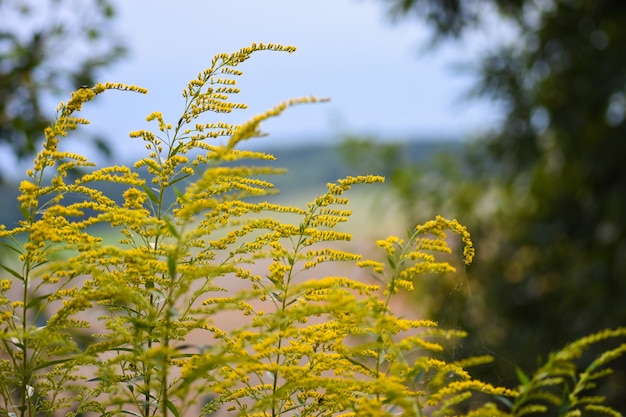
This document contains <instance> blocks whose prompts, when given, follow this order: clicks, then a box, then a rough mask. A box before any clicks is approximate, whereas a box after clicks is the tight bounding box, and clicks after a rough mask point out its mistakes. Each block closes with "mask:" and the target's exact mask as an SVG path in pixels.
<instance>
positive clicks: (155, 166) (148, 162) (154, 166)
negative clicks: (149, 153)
mask: <svg viewBox="0 0 626 417" xmlns="http://www.w3.org/2000/svg"><path fill="white" fill-rule="evenodd" d="M143 162H145V163H146V165H148V166H149V167H150V168H152V169H153V170H155V171H156V172H161V167H160V166H159V165H158V164H157V163H156V162H154V161H153V160H152V159H150V158H144V160H143Z"/></svg>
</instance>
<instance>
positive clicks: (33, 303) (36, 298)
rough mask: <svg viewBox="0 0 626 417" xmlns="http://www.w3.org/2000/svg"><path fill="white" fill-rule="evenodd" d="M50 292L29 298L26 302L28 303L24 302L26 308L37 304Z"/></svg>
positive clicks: (48, 295)
mask: <svg viewBox="0 0 626 417" xmlns="http://www.w3.org/2000/svg"><path fill="white" fill-rule="evenodd" d="M50 295H51V294H44V295H40V296H38V297H35V298H33V299H32V300H30V301H29V302H28V304H26V307H25V308H26V310H28V309H30V308H32V307H34V306H36V305H37V304H39V303H40V302H41V301H42V300H45V299H46V298H48V297H50Z"/></svg>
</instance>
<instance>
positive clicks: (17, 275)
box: [0, 263, 24, 281]
mask: <svg viewBox="0 0 626 417" xmlns="http://www.w3.org/2000/svg"><path fill="white" fill-rule="evenodd" d="M0 268H2V269H4V270H5V271H7V272H8V273H9V274H11V275H13V276H14V277H15V278H17V279H19V280H20V281H24V278H23V277H22V275H20V274H19V273H17V271H14V270H13V269H11V268H9V267H8V266H6V265H5V264H3V263H0Z"/></svg>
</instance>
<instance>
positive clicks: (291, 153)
mask: <svg viewBox="0 0 626 417" xmlns="http://www.w3.org/2000/svg"><path fill="white" fill-rule="evenodd" d="M464 147H465V145H463V143H461V142H453V141H415V142H409V143H406V144H404V145H403V151H404V152H405V155H404V156H405V157H406V158H407V160H410V161H412V162H413V163H415V164H416V165H417V166H419V165H422V164H426V163H427V162H428V161H430V160H432V159H433V158H434V157H435V155H436V154H439V153H444V152H445V153H446V154H460V153H462V151H463V149H464ZM266 152H267V153H270V154H272V155H274V156H275V157H276V161H275V162H273V163H272V165H273V166H275V167H277V168H286V169H287V170H288V174H286V175H280V176H276V177H272V178H270V181H272V182H273V183H274V184H275V185H276V187H277V188H278V189H279V190H280V198H281V200H282V199H285V198H288V197H289V196H290V195H293V194H297V195H302V194H303V193H306V194H308V195H309V196H312V195H314V194H313V193H315V192H320V191H322V192H323V191H324V190H325V186H326V184H327V183H328V182H332V181H335V180H337V179H339V178H343V177H345V176H348V175H365V174H379V175H380V174H384V172H355V170H354V169H353V168H349V167H347V166H346V164H345V162H343V159H342V155H341V153H340V152H339V151H338V147H337V145H332V144H327V143H323V144H319V145H304V146H298V147H284V148H275V149H268V150H266ZM132 162H133V161H127V162H126V164H128V165H132ZM101 189H102V191H103V192H105V194H107V195H110V196H118V195H120V193H121V191H122V190H123V187H120V186H116V185H115V184H110V183H104V184H102V188H101ZM0 192H2V196H3V198H2V210H1V211H0V224H5V225H7V226H8V227H11V226H12V225H14V224H15V222H17V220H18V219H19V218H20V211H19V208H18V204H17V196H18V190H17V184H5V185H3V186H2V188H1V189H0Z"/></svg>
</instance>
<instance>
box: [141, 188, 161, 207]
mask: <svg viewBox="0 0 626 417" xmlns="http://www.w3.org/2000/svg"><path fill="white" fill-rule="evenodd" d="M141 188H143V190H144V191H145V192H146V194H147V195H148V198H149V199H150V201H152V202H153V203H156V204H159V199H158V198H157V196H156V194H154V192H153V191H152V190H151V189H150V187H148V186H147V185H146V184H141Z"/></svg>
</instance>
